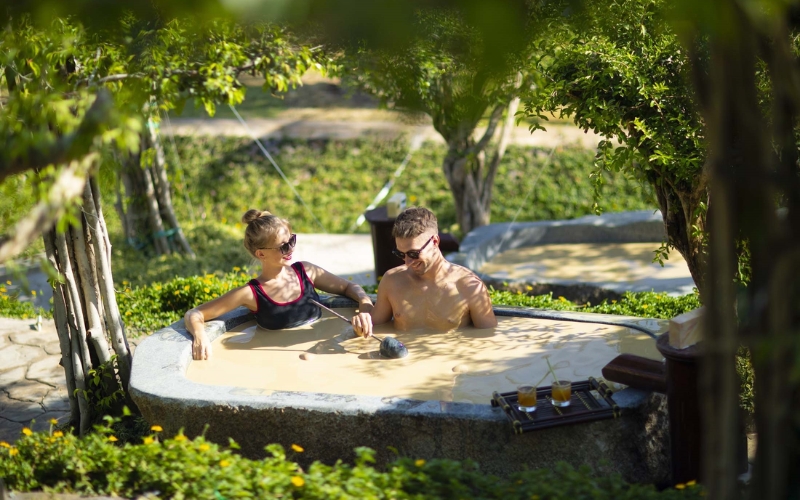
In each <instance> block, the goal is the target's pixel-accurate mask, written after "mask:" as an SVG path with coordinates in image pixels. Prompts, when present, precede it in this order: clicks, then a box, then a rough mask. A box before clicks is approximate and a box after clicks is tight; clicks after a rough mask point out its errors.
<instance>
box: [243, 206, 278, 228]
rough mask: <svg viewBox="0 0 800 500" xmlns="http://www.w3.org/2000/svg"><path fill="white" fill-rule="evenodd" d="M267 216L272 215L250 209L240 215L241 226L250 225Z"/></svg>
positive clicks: (266, 211)
mask: <svg viewBox="0 0 800 500" xmlns="http://www.w3.org/2000/svg"><path fill="white" fill-rule="evenodd" d="M267 215H272V214H271V213H270V212H269V211H268V210H256V209H253V208H251V209H250V210H248V211H247V212H245V213H244V215H242V224H250V223H251V222H253V221H254V220H256V219H260V218H261V217H266V216H267Z"/></svg>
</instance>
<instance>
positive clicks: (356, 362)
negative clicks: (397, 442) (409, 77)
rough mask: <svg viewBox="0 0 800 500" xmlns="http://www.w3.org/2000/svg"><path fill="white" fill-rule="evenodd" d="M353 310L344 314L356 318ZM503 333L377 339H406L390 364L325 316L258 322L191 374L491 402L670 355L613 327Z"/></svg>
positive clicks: (238, 383) (514, 326)
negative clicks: (521, 387)
mask: <svg viewBox="0 0 800 500" xmlns="http://www.w3.org/2000/svg"><path fill="white" fill-rule="evenodd" d="M353 311H354V310H353V309H338V312H340V313H341V314H343V315H344V316H346V317H351V316H352V315H353ZM498 321H499V324H498V327H497V328H493V329H483V330H479V329H474V328H464V329H459V330H455V331H452V332H447V333H441V332H433V331H429V332H426V331H419V330H418V331H414V332H395V331H394V330H393V329H392V327H391V325H379V326H378V327H376V330H375V333H376V334H378V335H379V336H380V335H384V336H386V335H388V336H393V337H395V338H397V339H398V340H400V341H401V342H403V343H404V344H405V345H406V346H407V347H408V350H409V353H410V354H409V356H408V357H407V358H403V359H385V358H381V357H380V355H379V354H378V343H377V342H375V341H374V340H371V339H362V338H360V337H356V336H355V335H354V334H353V330H352V327H350V326H349V325H347V324H346V323H344V322H343V321H341V320H340V319H338V318H335V317H334V316H332V315H331V314H330V313H328V312H325V313H324V314H323V317H322V318H321V319H320V320H319V321H317V322H315V323H313V324H311V325H304V326H302V327H299V328H295V329H291V330H280V331H271V330H264V329H260V328H258V327H257V326H256V325H255V323H253V322H250V323H246V324H244V325H241V326H239V327H237V328H235V329H234V330H232V331H228V332H226V333H224V334H222V335H221V336H220V337H219V338H217V339H216V340H215V341H214V342H213V344H212V345H213V357H212V359H211V360H210V361H193V362H191V363H190V364H189V367H188V370H187V373H186V377H187V378H188V379H189V380H191V381H193V382H197V383H201V384H208V385H217V386H233V387H240V388H248V389H259V390H260V391H259V392H260V393H261V394H267V393H269V392H272V391H297V392H307V393H323V394H357V395H365V396H382V397H401V398H409V399H417V400H436V401H446V402H465V403H478V404H486V403H488V401H489V400H490V399H491V394H492V392H493V391H505V390H513V388H514V387H516V385H518V384H520V383H529V384H537V385H548V384H549V381H548V380H543V379H545V377H546V375H547V364H546V363H545V360H544V357H545V356H548V355H549V357H550V363H551V364H552V365H553V367H554V368H555V371H556V374H557V375H558V377H559V378H561V379H566V380H575V381H577V380H585V379H586V378H588V377H589V376H594V377H600V376H601V373H600V372H601V369H602V367H603V366H604V365H605V364H606V363H608V362H609V361H610V360H611V359H613V358H614V357H616V356H617V355H618V354H620V353H623V352H626V353H633V354H638V355H640V356H645V357H649V358H652V359H661V355H660V354H659V352H658V351H657V349H656V348H655V340H654V339H653V338H652V337H651V336H650V335H647V334H645V333H643V332H640V331H637V330H634V329H631V328H626V327H621V326H612V325H603V324H597V323H576V322H572V321H561V320H546V319H533V318H522V317H499V318H498Z"/></svg>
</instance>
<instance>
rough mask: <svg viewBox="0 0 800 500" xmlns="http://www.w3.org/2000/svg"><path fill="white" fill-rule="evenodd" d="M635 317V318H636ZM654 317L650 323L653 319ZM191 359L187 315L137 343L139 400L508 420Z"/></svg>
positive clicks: (212, 327) (225, 323) (563, 316)
mask: <svg viewBox="0 0 800 500" xmlns="http://www.w3.org/2000/svg"><path fill="white" fill-rule="evenodd" d="M322 301H323V303H324V304H325V305H327V306H329V307H355V305H356V303H355V302H353V301H351V300H350V299H347V298H344V297H323V298H322ZM495 312H496V314H497V315H499V316H522V317H529V318H543V319H552V320H562V321H579V322H587V323H590V322H593V323H601V324H609V325H616V326H622V327H627V328H633V329H636V330H639V331H642V332H644V333H646V334H648V335H650V336H653V337H654V336H656V335H657V333H658V332H659V331H660V327H659V325H658V322H657V320H643V319H641V318H626V317H619V316H617V317H614V316H609V315H594V314H582V313H571V312H561V311H543V310H536V309H530V308H511V307H498V308H495ZM253 319H254V316H253V314H252V313H251V312H250V311H249V310H247V309H246V308H244V307H242V308H238V309H236V310H234V311H231V312H230V313H228V314H225V315H223V316H221V317H220V318H219V319H217V320H214V321H209V322H208V323H207V324H206V333H207V334H208V336H209V339H210V340H211V341H213V340H214V339H216V338H217V337H219V336H220V335H222V334H223V333H225V332H227V331H228V330H229V329H232V328H235V327H236V326H238V325H241V324H243V323H246V322H248V321H251V320H253ZM634 320H635V321H634ZM648 322H649V323H648ZM190 361H191V336H190V335H189V334H188V333H187V331H186V329H185V327H184V322H183V320H180V321H177V322H175V323H173V324H172V325H170V326H168V327H166V328H162V329H161V330H158V331H157V332H155V333H153V334H152V335H150V336H149V337H147V338H146V339H144V340H143V341H142V342H141V343H140V344H139V345H138V347H137V348H136V352H135V355H134V358H133V368H132V374H131V381H130V386H129V390H130V393H131V396H132V397H133V399H134V401H136V400H140V399H141V400H146V399H158V400H160V401H162V402H165V401H169V402H174V403H178V402H179V403H180V404H182V405H184V406H195V407H209V406H227V407H249V408H254V409H272V408H287V407H289V408H302V409H306V410H313V411H320V412H335V413H337V414H346V415H356V414H365V413H366V414H379V413H380V414H385V413H390V414H399V415H406V416H408V415H413V416H426V417H429V418H430V417H432V418H437V417H442V418H445V417H446V418H456V419H470V420H476V419H477V420H490V421H505V420H506V417H505V415H504V414H503V412H502V411H501V410H500V409H498V408H492V407H491V405H490V404H489V401H487V402H486V404H485V405H484V404H472V403H453V402H445V401H421V400H415V399H405V398H393V397H377V396H358V395H337V394H322V393H306V392H289V391H274V392H270V391H266V390H259V389H247V388H240V387H232V386H210V385H204V384H199V383H196V382H193V381H190V380H189V379H187V378H186V376H185V375H186V371H187V369H188V366H189V362H190ZM646 398H647V393H646V392H642V391H636V390H634V389H630V388H627V389H623V390H622V391H619V392H617V393H616V395H615V400H617V403H618V405H619V406H620V408H622V409H626V408H627V409H633V408H636V407H638V406H639V405H641V404H643V403H644V402H645V400H646Z"/></svg>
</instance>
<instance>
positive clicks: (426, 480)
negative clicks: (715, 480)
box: [0, 425, 704, 500]
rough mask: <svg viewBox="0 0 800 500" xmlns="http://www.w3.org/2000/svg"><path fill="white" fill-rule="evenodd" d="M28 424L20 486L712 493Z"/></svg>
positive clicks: (249, 492)
mask: <svg viewBox="0 0 800 500" xmlns="http://www.w3.org/2000/svg"><path fill="white" fill-rule="evenodd" d="M22 432H23V435H22V437H21V438H20V439H19V440H17V441H16V442H15V443H14V444H13V445H11V444H9V443H2V442H0V477H3V478H5V481H6V483H7V486H8V487H10V488H11V489H12V490H16V491H31V490H45V491H52V492H68V493H80V494H85V495H118V496H122V497H126V498H134V497H138V496H140V495H155V496H157V497H158V498H175V499H187V498H188V499H194V498H208V499H229V498H304V499H330V498H339V499H351V498H352V499H362V498H374V499H384V498H386V499H390V498H391V499H504V500H506V499H507V500H514V499H520V500H521V499H525V500H530V499H541V500H544V499H552V500H578V499H593V500H604V499H608V500H611V499H614V500H625V499H628V500H634V499H636V500H648V499H659V500H670V499H678V498H680V499H687V498H689V499H693V498H700V497H702V496H703V495H704V491H703V489H702V487H700V486H698V485H696V484H695V483H694V482H690V483H688V484H680V485H677V486H676V488H674V489H672V488H671V489H666V490H663V491H660V492H659V491H657V490H656V489H655V488H654V487H653V486H651V485H639V484H627V483H626V482H624V481H623V480H622V479H621V478H620V477H619V476H618V475H610V476H607V475H598V474H594V473H593V472H592V470H591V469H590V468H589V467H585V466H584V467H581V468H579V469H575V468H573V467H571V466H569V465H567V464H564V463H561V464H559V465H558V466H556V467H555V468H554V469H552V470H551V469H539V470H531V471H524V472H520V473H517V474H514V475H512V476H510V477H508V478H498V477H495V476H491V475H485V474H482V473H481V472H480V470H479V469H478V468H477V466H476V465H475V464H474V463H472V462H469V461H465V462H457V461H453V460H446V459H434V460H424V459H414V458H413V457H411V458H409V457H402V458H398V460H397V461H395V462H394V463H392V464H390V465H389V466H387V467H386V469H385V470H379V469H376V468H375V467H373V466H372V465H370V464H371V463H373V462H374V458H373V457H374V451H372V450H370V449H368V448H358V449H356V450H355V454H356V459H355V463H354V465H349V464H346V463H343V462H341V461H338V462H337V463H336V464H333V465H326V464H322V463H319V462H314V463H313V464H312V465H310V466H309V467H308V469H307V470H306V469H303V468H301V467H300V466H299V465H298V464H297V463H296V462H295V461H293V460H292V459H293V458H296V457H297V456H298V455H299V454H301V453H303V452H304V451H305V450H304V449H303V443H296V444H292V445H291V447H290V449H289V450H285V449H284V448H283V447H282V446H281V445H278V444H271V445H268V446H267V447H266V451H267V455H268V457H267V458H265V459H263V460H250V459H247V458H243V457H241V456H240V455H238V454H237V453H236V450H237V448H238V445H237V444H236V443H235V442H233V441H231V442H230V443H229V445H228V446H224V447H223V446H218V445H216V444H214V443H211V442H209V441H206V440H205V439H204V438H203V437H202V436H200V437H197V438H195V439H193V440H190V439H188V438H187V437H186V436H184V435H183V434H178V435H176V436H173V437H166V436H162V435H161V427H159V426H158V425H154V426H153V427H152V433H151V435H148V436H145V437H144V438H143V442H141V443H138V444H131V443H125V444H120V443H121V441H120V440H119V438H118V437H117V436H115V435H114V433H113V430H112V427H111V426H109V425H106V426H100V427H97V428H96V430H95V432H94V433H90V434H88V435H86V436H84V437H83V438H77V437H75V436H74V435H72V434H68V433H64V432H63V431H59V430H53V429H52V428H51V430H50V431H49V432H41V433H34V432H31V431H30V430H29V429H27V428H26V429H23V431H22ZM148 498H149V496H148Z"/></svg>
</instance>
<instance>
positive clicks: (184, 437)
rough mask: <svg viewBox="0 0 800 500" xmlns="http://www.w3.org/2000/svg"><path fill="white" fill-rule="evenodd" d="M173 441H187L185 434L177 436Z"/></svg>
mask: <svg viewBox="0 0 800 500" xmlns="http://www.w3.org/2000/svg"><path fill="white" fill-rule="evenodd" d="M173 439H174V440H175V441H186V436H184V435H183V434H178V435H177V436H175V437H174V438H173Z"/></svg>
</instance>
